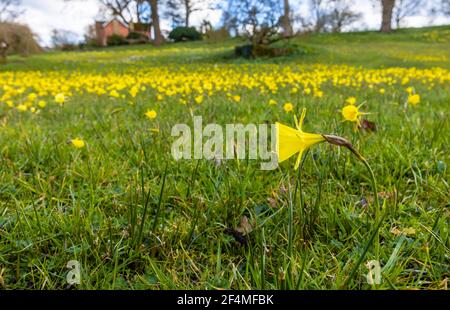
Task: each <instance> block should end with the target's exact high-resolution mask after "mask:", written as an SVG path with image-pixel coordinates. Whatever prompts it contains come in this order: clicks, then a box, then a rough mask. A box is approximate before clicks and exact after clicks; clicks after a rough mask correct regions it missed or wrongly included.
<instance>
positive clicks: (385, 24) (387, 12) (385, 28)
mask: <svg viewBox="0 0 450 310" xmlns="http://www.w3.org/2000/svg"><path fill="white" fill-rule="evenodd" d="M394 6H395V0H381V7H382V21H381V29H380V31H381V32H391V30H392V11H393V10H394Z"/></svg>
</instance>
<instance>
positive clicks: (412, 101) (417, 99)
mask: <svg viewBox="0 0 450 310" xmlns="http://www.w3.org/2000/svg"><path fill="white" fill-rule="evenodd" d="M419 102H420V95H419V94H414V95H409V97H408V103H409V104H411V105H416V104H418V103H419Z"/></svg>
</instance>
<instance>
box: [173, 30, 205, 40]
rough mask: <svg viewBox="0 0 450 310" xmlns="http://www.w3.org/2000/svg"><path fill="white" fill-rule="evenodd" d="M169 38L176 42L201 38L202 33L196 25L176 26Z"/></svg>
mask: <svg viewBox="0 0 450 310" xmlns="http://www.w3.org/2000/svg"><path fill="white" fill-rule="evenodd" d="M169 39H172V40H174V41H175V42H180V41H196V40H201V39H202V35H201V34H200V32H198V31H197V30H196V29H195V28H194V27H176V28H175V29H173V30H172V31H171V32H170V33H169Z"/></svg>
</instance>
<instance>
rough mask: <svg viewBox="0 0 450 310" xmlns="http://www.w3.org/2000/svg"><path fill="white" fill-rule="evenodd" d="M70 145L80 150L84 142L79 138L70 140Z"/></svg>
mask: <svg viewBox="0 0 450 310" xmlns="http://www.w3.org/2000/svg"><path fill="white" fill-rule="evenodd" d="M70 143H71V144H72V145H73V146H74V147H76V148H77V149H81V148H83V147H84V146H85V143H84V141H83V140H82V139H80V138H75V139H72V140H70Z"/></svg>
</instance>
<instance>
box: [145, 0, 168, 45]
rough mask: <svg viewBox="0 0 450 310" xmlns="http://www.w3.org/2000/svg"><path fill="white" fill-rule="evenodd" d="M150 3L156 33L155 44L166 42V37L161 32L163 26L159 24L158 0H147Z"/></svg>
mask: <svg viewBox="0 0 450 310" xmlns="http://www.w3.org/2000/svg"><path fill="white" fill-rule="evenodd" d="M147 1H148V3H149V4H150V10H151V17H152V24H153V33H154V36H155V37H154V40H153V44H154V45H157V46H158V45H161V44H163V43H164V37H163V36H162V34H161V28H160V25H159V13H158V0H147Z"/></svg>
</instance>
